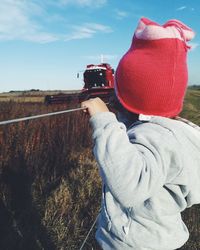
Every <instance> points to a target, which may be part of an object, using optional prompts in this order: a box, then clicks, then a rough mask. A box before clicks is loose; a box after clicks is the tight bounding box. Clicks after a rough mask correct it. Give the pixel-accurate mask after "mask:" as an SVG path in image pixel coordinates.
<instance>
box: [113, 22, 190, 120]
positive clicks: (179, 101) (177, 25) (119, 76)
mask: <svg viewBox="0 0 200 250" xmlns="http://www.w3.org/2000/svg"><path fill="white" fill-rule="evenodd" d="M193 37H194V32H193V31H192V30H191V29H190V28H189V27H187V26H186V25H184V24H183V23H181V22H180V21H177V20H170V21H168V22H166V23H165V24H164V25H159V24H157V23H155V22H153V21H151V20H149V19H147V18H141V19H140V21H139V24H138V26H137V28H136V31H135V33H134V36H133V40H132V44H131V47H130V49H129V50H128V51H127V53H126V54H125V55H124V56H123V57H122V59H121V60H120V62H119V65H118V67H117V70H116V75H115V79H116V80H115V91H116V95H117V97H118V99H119V101H120V103H121V104H122V105H123V106H124V107H125V108H126V109H127V110H129V111H131V112H133V113H136V114H144V115H158V116H165V117H174V116H176V115H178V114H179V113H180V112H181V110H182V106H183V99H184V95H185V91H186V86H187V81H188V72H187V62H186V57H187V50H188V48H190V47H189V46H188V45H187V43H186V42H187V41H189V40H191V39H192V38H193Z"/></svg>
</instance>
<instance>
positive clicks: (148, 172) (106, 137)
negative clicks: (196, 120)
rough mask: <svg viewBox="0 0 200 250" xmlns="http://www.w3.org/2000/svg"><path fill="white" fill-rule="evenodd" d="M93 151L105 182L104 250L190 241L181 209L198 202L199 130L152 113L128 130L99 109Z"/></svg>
mask: <svg viewBox="0 0 200 250" xmlns="http://www.w3.org/2000/svg"><path fill="white" fill-rule="evenodd" d="M90 122H91V125H92V127H93V130H94V132H93V139H94V150H93V152H94V155H95V158H96V160H97V162H98V165H99V171H100V175H101V178H102V181H103V192H102V207H101V212H100V215H99V219H98V229H97V232H96V239H97V241H98V242H99V244H100V245H101V247H102V248H103V249H104V250H111V249H117V250H130V249H134V250H150V249H151V250H172V249H173V250H174V249H177V248H179V247H181V246H182V245H184V243H185V242H186V241H187V240H188V237H189V233H188V229H187V227H186V226H185V224H184V222H183V221H182V218H181V212H182V211H183V210H184V209H186V208H187V207H191V206H192V205H193V204H198V203H200V130H199V127H196V128H194V127H192V126H190V125H188V124H186V123H184V122H182V121H177V120H173V119H169V118H164V117H155V116H154V117H150V118H149V120H148V121H145V122H143V121H137V122H135V123H133V124H132V125H131V126H130V127H129V128H128V129H127V128H126V126H125V125H124V124H123V123H121V122H119V121H118V120H117V118H116V116H115V114H114V113H111V112H104V113H97V114H96V115H94V116H93V117H92V118H91V119H90Z"/></svg>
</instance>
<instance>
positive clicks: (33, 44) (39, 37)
mask: <svg viewBox="0 0 200 250" xmlns="http://www.w3.org/2000/svg"><path fill="white" fill-rule="evenodd" d="M142 16H144V17H148V18H150V19H152V20H154V21H156V22H158V23H160V24H163V23H165V22H166V21H167V20H169V19H179V20H180V21H182V22H184V23H185V24H186V25H188V26H190V27H191V28H193V29H194V31H195V32H196V37H195V38H194V39H193V40H192V41H191V45H192V46H193V49H192V50H191V51H190V52H189V53H188V65H189V83H190V84H200V74H199V69H200V46H199V44H200V1H199V0H193V1H189V0H167V1H161V0H124V1H120V0H57V1H56V0H43V1H42V0H0V92H3V91H10V90H28V89H33V88H34V89H42V90H54V89H61V90H62V89H63V90H64V89H65V90H67V89H81V88H82V85H83V82H82V78H79V79H77V78H76V75H77V72H81V71H83V70H84V69H85V67H86V65H87V64H90V63H100V55H101V54H103V55H104V58H105V61H107V62H108V63H110V64H111V65H112V66H113V67H114V68H116V66H117V64H118V62H119V60H120V58H121V56H122V55H123V54H124V53H125V52H126V51H127V49H128V48H129V46H130V42H131V38H132V35H133V32H134V29H135V27H136V25H137V22H138V20H139V18H140V17H142Z"/></svg>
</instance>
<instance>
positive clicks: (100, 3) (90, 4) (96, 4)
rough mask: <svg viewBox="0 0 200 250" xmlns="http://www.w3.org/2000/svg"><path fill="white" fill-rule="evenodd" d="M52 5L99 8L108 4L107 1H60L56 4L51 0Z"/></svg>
mask: <svg viewBox="0 0 200 250" xmlns="http://www.w3.org/2000/svg"><path fill="white" fill-rule="evenodd" d="M50 3H51V4H56V5H57V6H65V5H75V6H79V7H90V8H99V7H102V6H104V5H105V4H106V3H107V0H95V1H94V0H58V1H56V3H55V2H54V3H53V1H51V0H50Z"/></svg>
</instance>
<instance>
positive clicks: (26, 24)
mask: <svg viewBox="0 0 200 250" xmlns="http://www.w3.org/2000/svg"><path fill="white" fill-rule="evenodd" d="M41 13H42V9H41V8H40V7H39V6H38V5H36V4H34V3H33V2H31V1H20V0H1V1H0V39H1V40H25V41H33V42H41V43H45V42H51V41H55V40H57V39H58V38H57V37H56V35H54V34H50V33H48V32H44V31H43V30H42V27H41V26H40V25H39V24H38V23H36V22H34V21H33V20H32V19H31V15H32V14H35V15H38V14H41Z"/></svg>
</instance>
